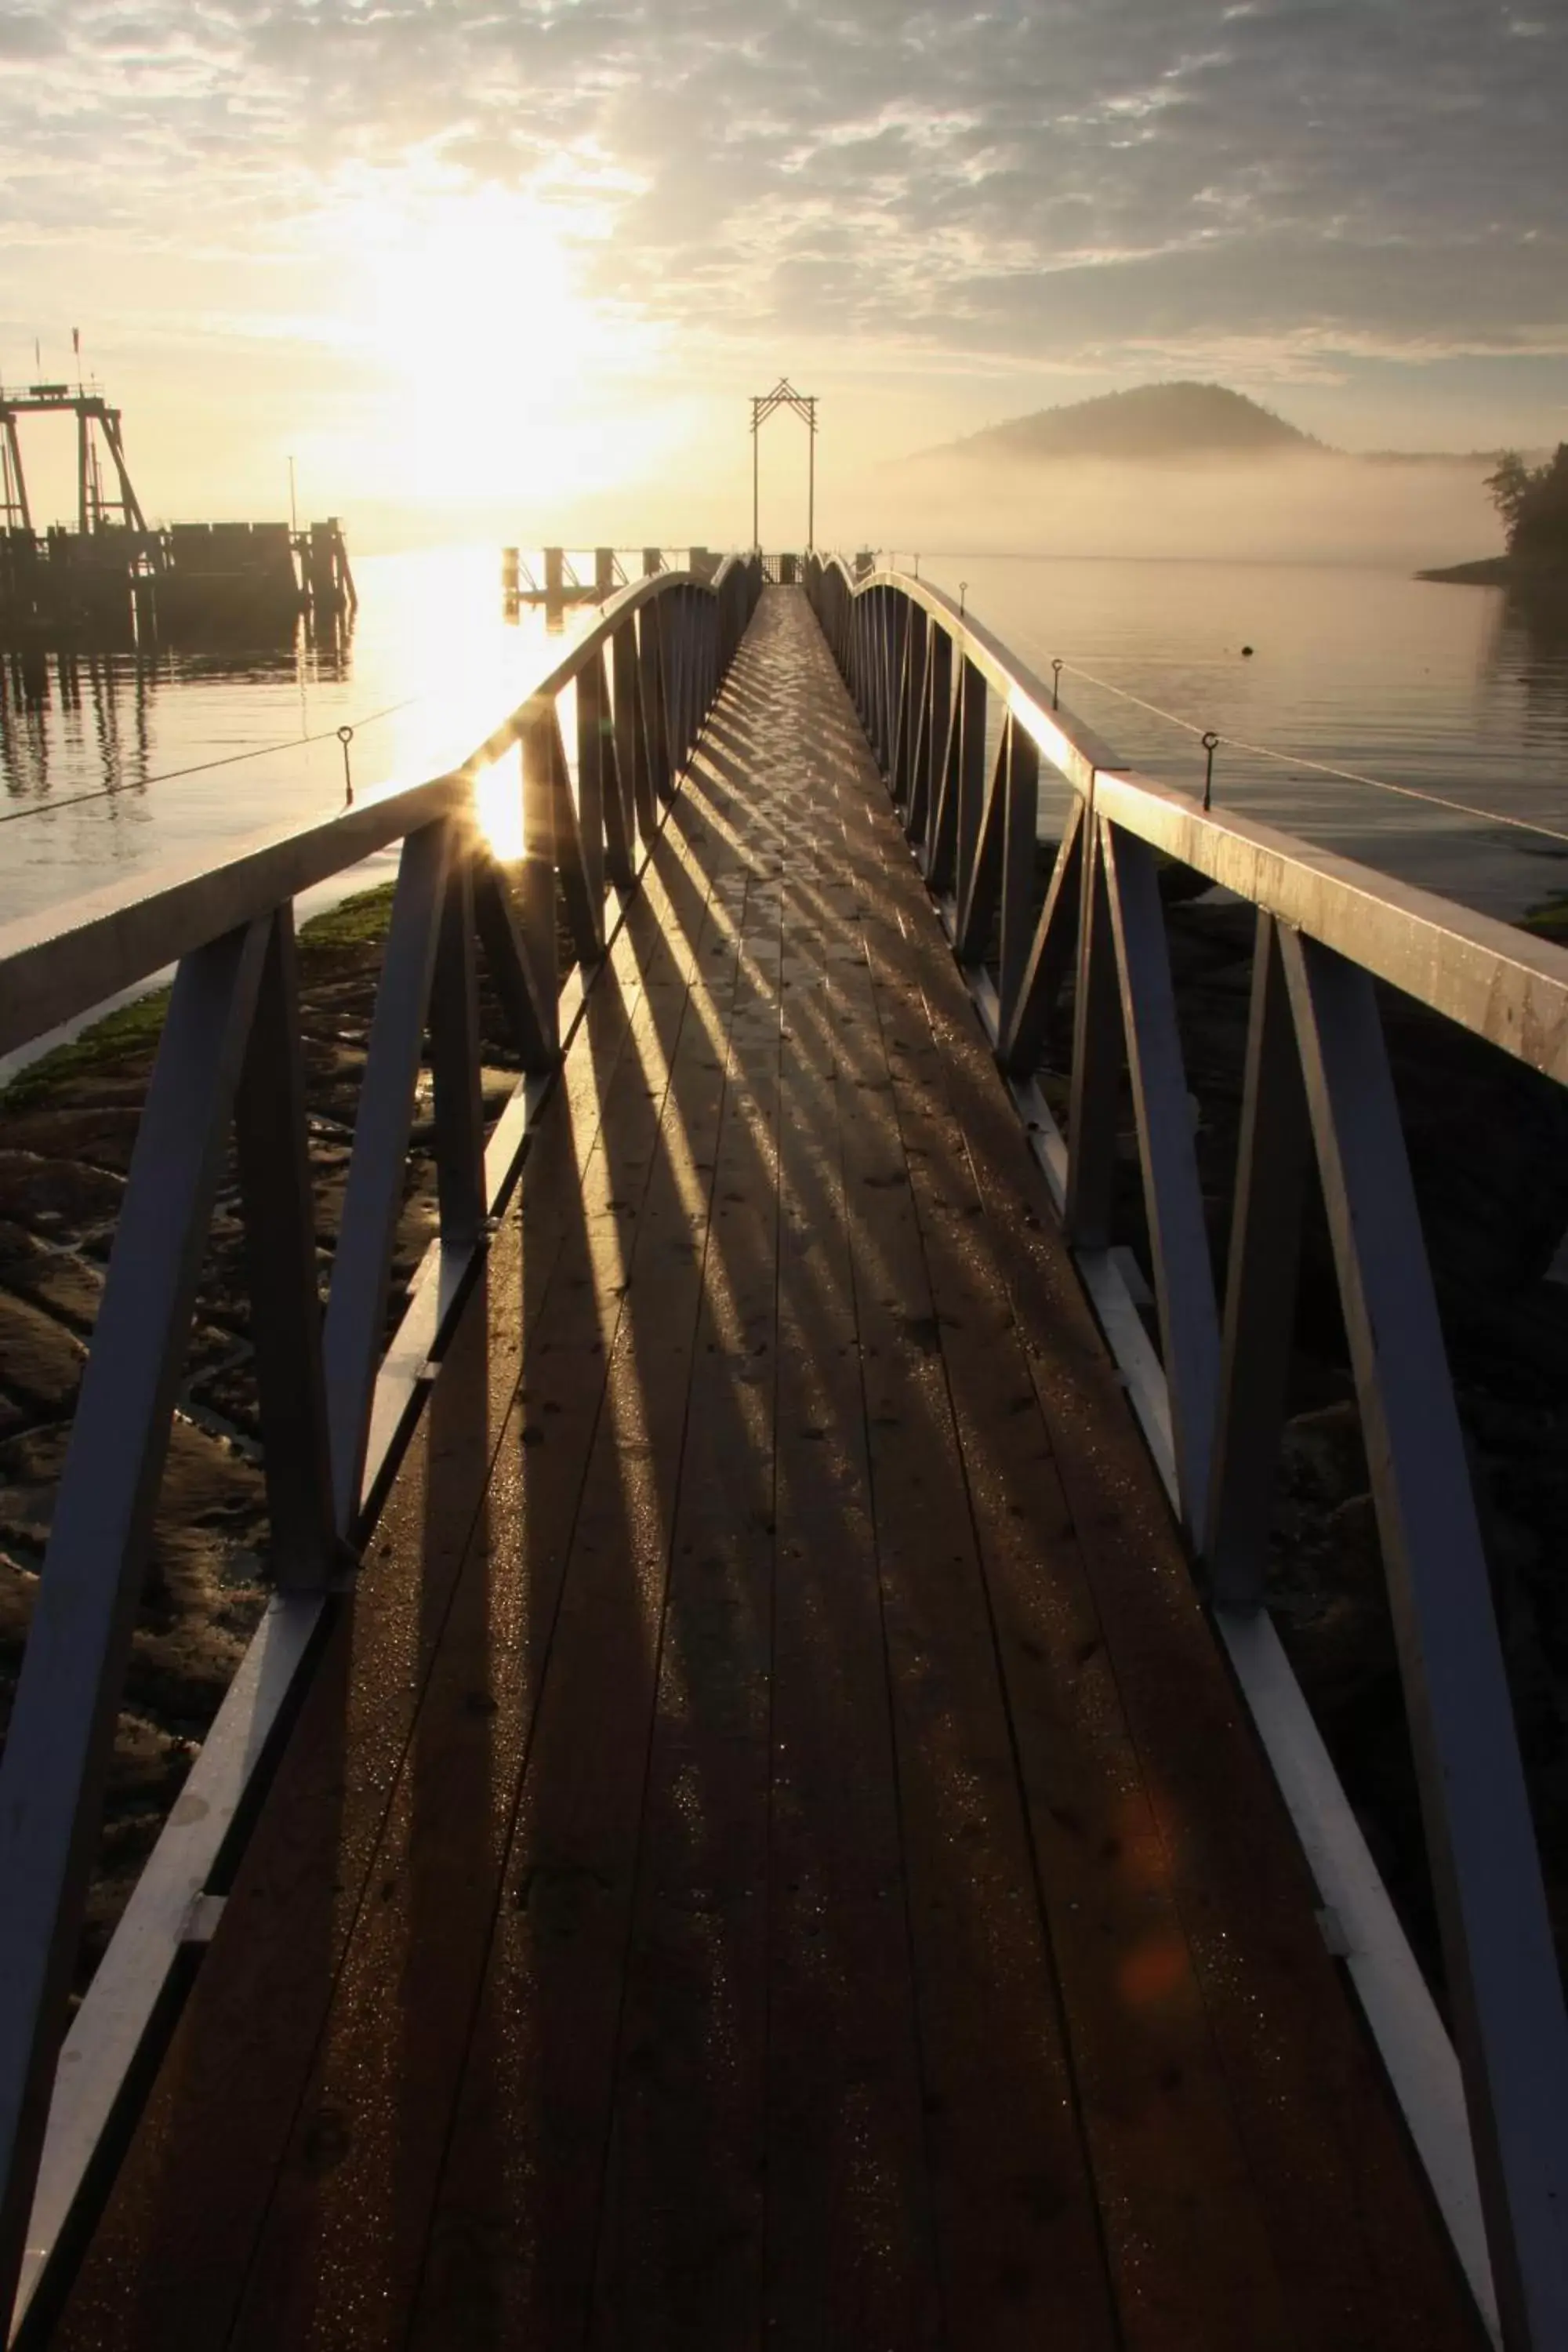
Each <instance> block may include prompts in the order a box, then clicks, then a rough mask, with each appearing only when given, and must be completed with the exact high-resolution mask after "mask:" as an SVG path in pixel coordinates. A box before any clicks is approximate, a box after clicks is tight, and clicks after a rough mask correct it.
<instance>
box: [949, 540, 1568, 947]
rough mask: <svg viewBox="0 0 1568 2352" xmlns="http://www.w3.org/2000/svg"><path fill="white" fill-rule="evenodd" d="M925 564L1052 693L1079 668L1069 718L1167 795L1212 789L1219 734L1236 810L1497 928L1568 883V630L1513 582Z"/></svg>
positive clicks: (1295, 570) (1223, 780)
mask: <svg viewBox="0 0 1568 2352" xmlns="http://www.w3.org/2000/svg"><path fill="white" fill-rule="evenodd" d="M921 571H922V574H923V576H924V577H926V578H927V579H930V580H932V581H934V582H935V583H937V584H938V585H940V586H942V587H943V588H945V589H946V590H947V591H948V592H949V593H950V594H952V595H953V596H954V597H958V596H960V595H961V594H962V596H963V600H964V602H965V605H966V609H967V610H969V611H970V612H972V613H973V614H974V615H975V616H976V617H977V618H978V619H980V620H982V621H984V624H985V625H986V626H987V627H988V628H990V629H991V630H992V631H993V633H994V635H997V636H999V637H1000V638H1001V639H1002V640H1003V642H1004V643H1005V645H1007V646H1010V647H1011V649H1012V650H1013V651H1014V652H1015V653H1016V654H1017V655H1018V656H1020V657H1021V658H1022V659H1023V660H1024V661H1025V662H1026V663H1027V664H1028V666H1029V667H1031V668H1033V669H1034V670H1035V671H1036V672H1037V673H1038V674H1039V675H1040V677H1042V678H1043V680H1044V682H1045V683H1046V684H1047V686H1051V685H1053V684H1054V682H1055V678H1054V672H1053V668H1052V665H1053V662H1054V661H1057V660H1060V661H1061V663H1062V664H1063V668H1062V672H1061V677H1060V686H1059V690H1060V695H1061V700H1062V703H1063V705H1064V707H1066V708H1068V709H1071V710H1074V711H1076V712H1077V713H1078V714H1079V716H1080V717H1081V718H1083V719H1086V720H1087V721H1088V722H1089V725H1090V726H1091V727H1092V728H1093V729H1094V730H1095V731H1096V732H1097V733H1098V734H1100V736H1102V737H1103V738H1104V739H1105V740H1106V741H1107V742H1109V743H1110V745H1111V746H1112V748H1113V749H1114V750H1115V751H1117V753H1118V754H1119V755H1120V756H1121V758H1123V759H1124V760H1126V761H1128V762H1129V763H1130V764H1131V765H1133V766H1135V767H1137V768H1140V769H1142V771H1143V772H1145V773H1147V774H1149V775H1151V776H1153V777H1155V778H1157V779H1159V780H1160V781H1162V782H1167V783H1172V784H1175V785H1178V786H1180V787H1181V788H1183V789H1184V790H1186V791H1194V790H1195V791H1198V792H1201V791H1202V789H1203V786H1204V781H1205V759H1206V755H1205V750H1204V747H1203V744H1202V742H1201V740H1200V738H1201V736H1202V734H1203V732H1204V731H1205V730H1213V731H1214V732H1215V733H1216V734H1218V735H1219V736H1220V738H1221V741H1220V743H1219V745H1218V747H1217V749H1216V751H1215V761H1214V774H1213V792H1214V801H1215V805H1216V806H1219V807H1229V808H1232V809H1236V810H1238V811H1241V812H1243V813H1245V814H1247V815H1248V816H1251V817H1254V818H1256V819H1258V820H1259V821H1260V822H1263V823H1266V824H1273V825H1279V826H1281V827H1283V828H1284V829H1285V830H1286V831H1288V832H1290V833H1296V834H1299V835H1302V836H1304V837H1305V838H1306V839H1307V840H1309V841H1311V842H1314V843H1317V844H1319V845H1321V846H1323V847H1326V848H1331V849H1335V850H1338V851H1340V852H1342V854H1343V855H1344V856H1349V857H1354V858H1359V859H1361V860H1362V861H1363V863H1365V864H1367V865H1369V866H1377V867H1379V868H1381V869H1382V870H1383V871H1384V872H1385V873H1389V874H1393V875H1396V876H1398V877H1401V878H1402V879H1403V880H1405V881H1409V882H1415V883H1418V884H1420V885H1421V886H1422V887H1424V888H1426V889H1429V890H1436V891H1439V892H1441V893H1443V894H1445V895H1447V896H1448V897H1451V898H1459V899H1463V900H1465V901H1466V902H1467V903H1468V904H1469V905H1471V906H1474V907H1479V908H1482V909H1483V910H1484V911H1486V912H1489V913H1492V914H1497V915H1502V916H1515V915H1518V914H1521V913H1522V912H1523V911H1524V909H1525V908H1527V907H1528V906H1530V905H1531V904H1532V903H1533V902H1535V901H1536V900H1538V899H1540V898H1543V897H1546V896H1548V895H1549V894H1551V893H1552V892H1553V891H1555V890H1558V889H1564V888H1568V862H1565V861H1568V627H1563V625H1561V624H1560V625H1558V626H1557V627H1556V628H1555V629H1553V628H1552V627H1550V626H1548V625H1544V624H1543V623H1542V620H1541V619H1540V618H1539V616H1536V617H1532V616H1531V615H1530V614H1526V613H1525V612H1523V611H1521V609H1520V608H1519V607H1518V606H1517V605H1515V604H1512V603H1511V602H1510V600H1509V599H1508V598H1507V597H1505V595H1504V593H1503V592H1502V591H1501V590H1500V589H1496V588H1460V587H1454V586H1450V585H1447V584H1445V583H1439V582H1435V581H1422V580H1413V579H1411V578H1410V577H1409V576H1408V574H1406V573H1403V572H1394V571H1384V570H1379V569H1377V568H1375V567H1372V566H1349V565H1346V566H1329V565H1318V564H1284V563H1281V564H1261V563H1235V562H1225V563H1218V562H1215V563H1203V562H1153V561H1144V562H1119V561H1108V562H1085V561H1082V560H1073V561H1052V560H1050V559H1045V558H1037V557H1027V558H998V557H994V556H988V557H983V556H972V557H969V558H967V559H965V558H963V557H943V558H941V559H938V560H934V561H933V560H931V559H929V558H928V559H927V560H926V561H925V562H923V563H922V565H921ZM1245 647H1250V648H1251V651H1250V652H1246V651H1244V650H1243V649H1244V648H1245ZM1086 672H1087V673H1088V676H1087V677H1086V676H1085V675H1084V673H1086ZM1091 681H1092V682H1091ZM1162 712H1163V713H1167V714H1169V716H1168V717H1162V716H1159V715H1158V714H1159V713H1162ZM1177 722H1181V723H1177ZM1237 739H1239V740H1237ZM1243 745H1251V746H1257V747H1258V750H1247V749H1243V748H1241V747H1242V746H1243ZM1259 751H1269V752H1273V753H1275V754H1278V755H1279V756H1277V757H1272V758H1266V757H1261V756H1259ZM1323 768H1337V769H1342V770H1347V771H1350V772H1352V773H1353V775H1355V776H1356V777H1358V778H1360V779H1363V781H1359V782H1351V781H1349V780H1348V779H1347V778H1346V777H1342V776H1340V777H1336V776H1331V775H1326V774H1324V773H1323V772H1322V769H1323ZM1380 786H1382V787H1384V789H1379V787H1380ZM1392 787H1397V788H1398V789H1397V790H1394V789H1389V788H1392ZM1443 801H1447V802H1449V803H1458V807H1447V808H1445V807H1442V806H1439V805H1437V804H1436V803H1439V802H1443ZM1466 810H1468V811H1472V812H1478V813H1479V814H1463V813H1461V812H1462V811H1466ZM1510 819H1511V820H1514V822H1513V823H1511V824H1510V823H1509V822H1507V820H1510ZM1525 826H1534V827H1539V828H1542V830H1540V831H1533V832H1532V831H1530V830H1525V829H1522V828H1523V827H1525ZM1553 836H1561V837H1556V838H1554V837H1553Z"/></svg>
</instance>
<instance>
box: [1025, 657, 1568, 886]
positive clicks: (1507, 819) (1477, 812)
mask: <svg viewBox="0 0 1568 2352" xmlns="http://www.w3.org/2000/svg"><path fill="white" fill-rule="evenodd" d="M1051 668H1052V670H1053V671H1055V672H1057V673H1058V674H1059V673H1060V672H1061V671H1063V670H1065V671H1066V672H1067V673H1068V677H1081V678H1082V679H1083V681H1084V683H1085V685H1086V686H1094V687H1098V688H1100V691H1101V693H1103V694H1114V695H1116V696H1118V697H1119V698H1120V699H1121V701H1123V702H1131V703H1132V704H1134V705H1135V706H1136V707H1137V709H1140V710H1146V711H1147V712H1148V714H1149V716H1150V717H1151V718H1152V719H1163V721H1164V722H1165V724H1166V725H1167V726H1168V727H1179V728H1180V729H1181V730H1182V732H1183V733H1184V735H1194V736H1196V738H1197V740H1198V741H1199V742H1200V743H1201V744H1202V745H1203V747H1204V749H1205V751H1206V752H1207V753H1208V782H1209V791H1208V792H1205V799H1204V806H1205V808H1206V807H1207V806H1208V804H1209V793H1210V792H1212V788H1213V781H1214V754H1215V751H1216V750H1218V749H1219V748H1220V746H1221V745H1227V746H1228V747H1229V749H1230V750H1231V751H1245V752H1247V755H1248V757H1249V758H1252V759H1255V760H1272V761H1274V762H1275V763H1276V765H1277V766H1279V767H1281V768H1308V769H1310V770H1311V772H1312V773H1313V774H1314V775H1319V776H1332V777H1334V778H1336V779H1337V780H1338V781H1339V782H1342V783H1347V784H1366V785H1370V787H1371V788H1372V790H1373V792H1378V793H1397V794H1398V795H1399V797H1400V798H1401V799H1402V800H1407V801H1420V802H1422V803H1424V804H1425V805H1426V807H1428V808H1440V809H1447V811H1448V813H1449V814H1450V815H1453V816H1466V817H1470V818H1472V819H1473V820H1474V822H1475V823H1476V824H1502V825H1508V826H1510V828H1511V829H1512V830H1513V831H1514V832H1516V833H1534V834H1539V835H1540V836H1541V838H1542V840H1543V841H1560V842H1562V843H1563V844H1564V845H1568V833H1563V832H1560V831H1559V830H1558V828H1557V827H1556V826H1555V825H1550V824H1538V823H1537V822H1536V820H1535V819H1534V818H1533V817H1527V816H1509V815H1508V814H1505V813H1504V811H1502V810H1501V809H1479V808H1476V807H1474V806H1472V804H1471V803H1469V802H1468V801H1455V800H1449V799H1448V798H1447V795H1446V794H1444V793H1428V792H1424V791H1423V790H1422V789H1421V787H1420V786H1419V785H1417V784H1394V783H1390V782H1389V781H1388V778H1387V777H1386V776H1369V775H1368V774H1367V773H1366V772H1365V771H1364V770H1363V769H1360V768H1337V767H1335V766H1334V765H1333V764H1332V763H1331V761H1327V760H1314V759H1311V758H1310V757H1309V756H1308V754H1307V753H1306V752H1304V751H1278V750H1276V749H1275V748H1273V747H1272V746H1271V745H1269V744H1268V743H1249V742H1248V741H1247V740H1246V738H1245V737H1244V736H1241V735H1224V734H1221V733H1220V732H1219V730H1217V729H1215V728H1212V727H1199V726H1197V725H1195V724H1194V721H1193V720H1192V719H1183V718H1181V717H1179V716H1178V714H1177V713H1176V712H1175V711H1173V710H1163V709H1161V707H1160V705H1159V704H1158V703H1157V702H1149V701H1146V700H1145V699H1144V698H1143V696H1142V695H1141V694H1134V693H1132V692H1131V688H1127V687H1125V686H1113V685H1112V684H1111V682H1110V679H1109V678H1108V677H1097V676H1096V674H1095V673H1094V671H1093V670H1089V669H1083V668H1080V667H1079V665H1078V663H1076V662H1069V661H1058V660H1053V662H1052V664H1051ZM1211 736H1212V737H1213V738H1214V740H1213V743H1212V744H1211V743H1210V741H1209V738H1210V737H1211Z"/></svg>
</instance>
